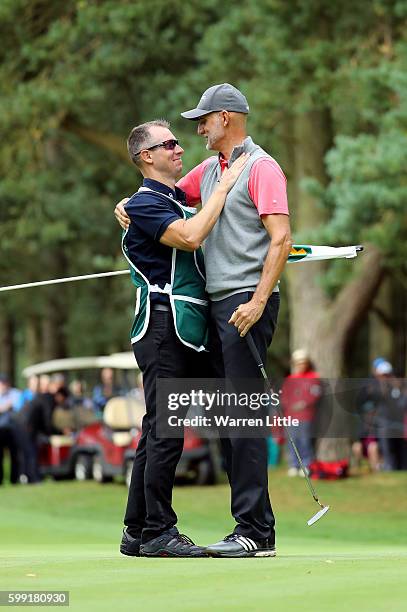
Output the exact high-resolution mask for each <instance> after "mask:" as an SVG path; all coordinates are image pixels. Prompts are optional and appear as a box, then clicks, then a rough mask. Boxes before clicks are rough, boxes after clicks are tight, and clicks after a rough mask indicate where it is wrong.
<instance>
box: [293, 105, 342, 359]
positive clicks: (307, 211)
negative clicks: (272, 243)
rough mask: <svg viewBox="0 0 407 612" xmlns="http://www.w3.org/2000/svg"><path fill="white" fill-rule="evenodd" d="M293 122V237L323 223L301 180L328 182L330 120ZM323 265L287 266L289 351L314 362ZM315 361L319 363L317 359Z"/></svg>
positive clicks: (322, 307)
mask: <svg viewBox="0 0 407 612" xmlns="http://www.w3.org/2000/svg"><path fill="white" fill-rule="evenodd" d="M293 122H294V145H295V146H294V157H293V159H292V163H291V168H290V175H291V177H292V180H293V182H294V184H295V186H294V187H293V189H292V190H291V193H290V195H294V200H290V210H291V217H292V225H293V237H294V241H296V238H295V236H296V234H298V233H301V235H304V233H306V231H307V230H313V229H315V227H317V226H318V225H320V224H321V223H322V222H323V220H324V215H323V212H322V211H321V208H320V207H319V206H318V202H317V201H316V200H315V198H314V197H313V196H311V195H309V194H308V193H306V192H305V191H304V189H303V188H302V185H301V181H302V180H303V179H304V178H306V177H314V178H316V179H317V180H318V181H319V182H320V183H322V184H323V185H326V184H327V182H328V177H327V175H326V171H325V165H324V157H325V154H326V152H327V150H328V149H329V147H330V146H331V143H332V137H331V121H330V116H329V113H328V112H327V111H319V112H317V111H314V112H310V113H307V114H304V115H300V116H297V117H295V118H294V119H293ZM324 267H325V263H324V262H314V263H312V264H309V263H303V264H301V263H300V264H295V265H292V266H288V268H287V278H288V293H289V303H290V317H291V338H290V345H291V346H290V348H291V351H293V350H295V349H297V348H306V349H308V351H309V352H310V354H311V355H312V357H313V358H314V359H315V360H316V362H317V366H319V365H320V364H319V363H318V362H319V361H320V360H319V354H317V350H316V349H317V346H318V343H319V341H320V337H321V332H320V325H321V320H322V319H323V318H324V317H325V313H326V308H327V306H328V301H327V298H326V296H325V294H324V291H323V290H322V288H321V287H320V285H319V284H318V281H317V277H318V275H319V274H321V273H322V272H323V270H324ZM317 358H318V360H317Z"/></svg>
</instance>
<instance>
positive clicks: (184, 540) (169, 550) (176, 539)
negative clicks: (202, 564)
mask: <svg viewBox="0 0 407 612" xmlns="http://www.w3.org/2000/svg"><path fill="white" fill-rule="evenodd" d="M140 555H141V556H142V557H207V556H208V555H206V554H205V550H204V548H202V546H196V545H195V544H194V543H193V541H192V540H190V539H189V538H188V536H186V535H182V534H181V533H179V532H178V530H177V529H176V528H175V527H173V528H172V529H169V530H168V531H165V532H164V533H162V534H161V535H159V536H158V537H157V538H154V540H150V541H149V542H146V544H142V545H141V546H140Z"/></svg>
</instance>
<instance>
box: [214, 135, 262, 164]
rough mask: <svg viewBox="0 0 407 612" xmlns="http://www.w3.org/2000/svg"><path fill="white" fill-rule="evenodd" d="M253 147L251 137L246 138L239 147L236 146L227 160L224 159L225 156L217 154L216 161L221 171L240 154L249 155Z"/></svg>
mask: <svg viewBox="0 0 407 612" xmlns="http://www.w3.org/2000/svg"><path fill="white" fill-rule="evenodd" d="M254 146H255V145H254V143H253V140H252V139H251V137H250V136H247V137H246V138H245V139H244V141H243V142H242V143H241V144H240V145H236V146H235V147H233V150H232V153H231V154H230V158H229V159H226V158H225V156H224V155H222V153H219V155H218V159H219V164H220V167H221V169H222V170H223V169H224V167H225V166H226V167H228V166H230V165H231V164H232V163H233V162H234V161H235V159H237V158H238V157H239V155H241V154H242V153H251V151H252V150H253V148H254Z"/></svg>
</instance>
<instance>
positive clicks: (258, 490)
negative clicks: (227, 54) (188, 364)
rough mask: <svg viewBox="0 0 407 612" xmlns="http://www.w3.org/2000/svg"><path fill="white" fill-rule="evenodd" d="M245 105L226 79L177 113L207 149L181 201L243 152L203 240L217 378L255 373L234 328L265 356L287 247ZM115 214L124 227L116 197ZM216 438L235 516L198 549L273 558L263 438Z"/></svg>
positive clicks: (279, 196) (278, 195) (280, 202)
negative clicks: (220, 535) (242, 163)
mask: <svg viewBox="0 0 407 612" xmlns="http://www.w3.org/2000/svg"><path fill="white" fill-rule="evenodd" d="M248 113H249V105H248V103H247V100H246V98H245V96H244V95H243V94H242V93H241V92H240V91H239V90H238V89H236V88H235V87H233V86H232V85H230V84H228V83H222V84H220V85H214V86H212V87H210V88H209V89H207V90H206V91H205V92H204V93H203V95H202V97H201V99H200V101H199V103H198V105H197V107H196V108H194V109H192V110H190V111H186V112H184V113H181V114H182V116H183V117H184V118H185V119H189V120H191V121H196V122H197V124H198V126H197V132H198V135H199V136H202V137H203V138H204V139H205V140H206V149H207V150H212V151H216V152H217V156H213V157H210V158H209V159H206V160H204V161H203V162H202V163H201V164H199V165H198V166H197V167H196V168H194V169H193V170H192V171H191V172H189V173H188V174H187V175H186V176H185V177H184V178H183V179H181V180H180V181H179V182H178V184H177V185H178V187H180V188H181V189H182V190H183V191H185V193H186V194H187V200H188V203H189V204H190V205H195V204H197V203H199V202H202V204H203V210H205V208H206V206H207V202H208V198H209V197H210V195H211V193H213V190H214V189H215V188H216V184H217V181H218V180H219V179H220V178H221V177H222V176H223V172H225V170H226V169H227V168H228V167H229V166H230V164H231V163H233V161H234V160H235V159H236V158H237V157H238V156H239V155H240V154H241V153H243V152H245V153H248V154H250V159H249V162H248V163H247V164H246V167H245V168H244V171H243V172H242V174H241V175H240V176H239V178H238V180H237V182H236V185H235V186H234V189H233V192H232V193H230V194H229V195H228V196H227V198H226V204H225V206H224V209H223V211H222V213H221V215H220V217H219V220H218V222H217V223H216V224H215V226H214V228H213V230H212V232H211V233H210V234H209V236H208V238H207V240H206V241H205V268H206V289H207V291H208V294H209V298H210V303H211V308H210V314H211V320H212V323H213V326H214V328H215V330H216V331H215V333H214V337H213V338H212V348H213V350H212V351H211V357H212V362H213V365H214V367H215V370H216V372H217V376H219V377H226V378H232V379H233V378H234V379H239V378H253V379H257V378H258V377H259V373H258V368H257V365H256V363H255V362H254V360H253V358H252V356H251V354H250V351H249V349H248V346H247V344H246V342H245V341H244V336H245V335H246V334H247V332H248V331H249V330H251V333H252V336H253V338H254V341H255V343H256V346H257V348H258V351H259V353H260V355H261V357H262V360H263V362H264V363H265V359H266V357H267V349H268V347H269V345H270V343H271V340H272V337H273V332H274V329H275V326H276V323H277V314H278V309H279V292H278V279H279V277H280V275H281V273H282V271H283V268H284V266H285V263H286V261H287V258H288V255H289V252H290V248H291V235H290V225H289V217H288V214H289V213H288V205H287V195H286V179H285V176H284V174H283V172H282V170H281V168H280V166H279V165H278V164H277V162H276V161H275V160H274V159H273V158H272V157H271V156H270V155H268V153H266V151H264V150H263V149H261V148H260V147H259V146H258V145H256V144H255V143H254V142H253V140H252V139H251V138H250V137H249V136H248V135H247V129H246V120H247V115H248ZM115 215H116V218H117V219H118V221H119V223H120V224H121V225H122V226H123V227H124V226H127V224H128V222H129V219H128V218H127V219H126V215H125V214H124V209H123V206H122V203H119V204H118V205H117V206H116V209H115ZM221 443H222V450H223V454H224V457H225V464H226V469H227V472H228V478H229V482H230V485H231V493H232V500H231V510H232V515H233V517H234V518H235V520H236V523H237V524H236V527H235V529H234V530H233V532H232V533H231V534H230V535H228V536H226V537H225V538H224V540H221V541H220V542H217V543H216V544H214V545H212V546H209V547H207V549H206V551H207V552H208V554H210V555H213V556H220V557H251V556H270V557H271V556H274V555H275V531H274V525H275V520H274V515H273V511H272V508H271V504H270V499H269V494H268V475H267V446H266V440H265V439H250V438H248V439H244V438H239V439H237V438H234V439H229V438H227V437H224V438H223V439H222V440H221Z"/></svg>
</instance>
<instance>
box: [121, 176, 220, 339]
mask: <svg viewBox="0 0 407 612" xmlns="http://www.w3.org/2000/svg"><path fill="white" fill-rule="evenodd" d="M142 191H150V192H152V193H157V194H158V195H160V196H162V197H165V198H168V199H169V200H170V201H171V202H172V204H173V205H175V206H176V207H177V208H178V210H179V211H180V213H181V214H182V217H183V218H184V219H190V218H191V217H193V215H195V214H196V210H195V208H190V207H188V206H183V205H182V204H180V203H179V202H177V201H176V200H175V199H173V198H170V197H169V196H166V195H165V194H163V193H159V192H156V191H154V190H153V189H150V188H149V187H140V189H139V190H138V192H142ZM127 232H128V230H125V231H124V232H123V236H122V251H123V254H124V256H125V258H126V260H127V263H128V264H129V268H130V275H131V279H132V281H133V284H134V285H135V286H136V287H137V290H136V308H135V318H134V322H133V325H132V328H131V334H130V336H131V343H132V344H134V343H135V342H138V341H139V340H141V338H143V336H144V334H145V333H146V331H147V328H148V324H149V321H150V310H151V309H150V293H154V292H155V293H165V294H167V295H168V296H169V299H170V304H171V311H172V316H173V320H174V327H175V333H176V334H177V337H178V338H179V340H180V341H181V342H182V343H183V344H185V345H186V346H188V347H189V348H192V349H194V350H196V351H204V350H205V348H206V345H207V342H208V308H209V304H208V297H207V294H206V291H205V273H204V269H205V268H204V261H203V253H202V249H201V248H200V247H199V249H197V250H196V251H194V252H192V253H191V252H189V251H182V250H181V249H176V248H173V249H172V258H171V278H170V279H169V282H168V283H166V284H165V286H164V287H163V288H161V287H159V286H158V285H151V284H150V282H149V280H148V278H147V277H146V276H145V275H144V274H142V272H141V271H140V270H139V269H138V268H137V267H136V266H135V264H134V263H133V262H132V261H131V260H130V259H129V256H128V248H127V246H126V236H127Z"/></svg>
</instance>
